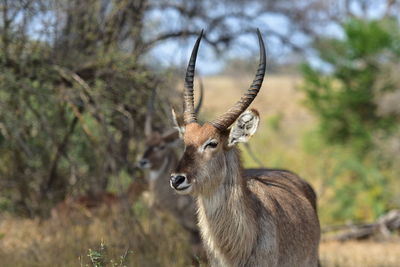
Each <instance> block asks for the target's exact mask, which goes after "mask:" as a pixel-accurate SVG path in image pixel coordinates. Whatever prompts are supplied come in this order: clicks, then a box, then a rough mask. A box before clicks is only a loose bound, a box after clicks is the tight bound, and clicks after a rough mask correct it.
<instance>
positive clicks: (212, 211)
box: [197, 148, 257, 265]
mask: <svg viewBox="0 0 400 267" xmlns="http://www.w3.org/2000/svg"><path fill="white" fill-rule="evenodd" d="M225 168H226V172H225V173H223V174H225V177H223V182H222V183H221V184H220V186H219V187H218V189H217V190H216V191H215V192H213V193H212V194H210V195H207V196H202V195H200V196H198V197H197V203H198V216H199V225H200V229H201V232H202V235H203V238H204V239H205V240H204V241H205V243H206V245H207V246H208V248H209V250H210V251H214V252H213V253H215V254H216V256H218V258H224V259H225V261H226V265H230V263H231V260H230V259H233V258H235V257H237V256H238V255H241V257H240V258H242V259H246V258H248V257H249V256H250V254H251V248H252V246H253V245H254V243H255V242H256V240H257V226H256V214H255V212H254V210H253V206H255V203H253V202H254V200H253V198H252V197H251V196H250V194H249V191H248V189H247V187H246V185H245V182H244V179H243V178H242V173H241V165H240V155H239V152H238V151H237V150H236V148H233V149H231V150H230V151H228V152H227V153H226V154H225Z"/></svg>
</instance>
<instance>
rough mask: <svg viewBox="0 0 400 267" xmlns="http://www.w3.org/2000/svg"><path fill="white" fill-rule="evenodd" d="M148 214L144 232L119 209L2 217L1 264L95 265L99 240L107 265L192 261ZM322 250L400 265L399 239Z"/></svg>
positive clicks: (174, 232) (330, 258)
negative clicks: (81, 216) (58, 217)
mask: <svg viewBox="0 0 400 267" xmlns="http://www.w3.org/2000/svg"><path fill="white" fill-rule="evenodd" d="M148 219H149V217H147V215H146V216H144V217H142V218H141V219H140V223H142V224H143V228H144V229H143V232H140V231H139V229H138V228H137V225H136V223H135V222H133V220H131V219H130V220H128V221H127V218H126V217H124V216H121V215H120V214H119V215H118V214H114V215H113V216H109V217H102V218H91V219H86V220H81V221H79V222H77V221H69V222H61V223H60V222H58V221H54V220H50V221H43V222H39V221H37V220H30V219H18V218H12V217H2V218H1V219H0V236H1V238H0V259H1V262H0V266H2V267H3V266H4V267H8V266H10V267H19V266H21V267H22V266H24V267H25V266H38V267H39V266H40V267H42V266H43V267H46V266H49V267H50V266H51V267H52V266H91V265H90V261H89V258H88V257H87V254H88V249H89V248H92V249H96V248H98V247H99V245H100V243H101V242H104V243H105V244H106V250H105V255H104V256H105V258H106V265H105V266H120V264H119V261H120V257H121V256H124V255H125V257H124V259H123V265H121V266H124V265H126V266H140V267H146V266H149V267H152V266H154V267H155V266H172V265H171V264H173V266H174V267H175V266H177V267H180V266H182V267H183V266H190V265H191V259H190V257H189V254H188V247H187V240H186V237H185V236H184V235H183V233H182V231H181V229H180V228H179V226H177V225H176V223H175V222H174V221H173V220H172V219H171V218H167V217H165V218H162V219H161V221H159V222H155V221H158V220H159V219H160V218H158V219H157V220H154V218H153V219H152V220H153V222H151V223H150V222H149V221H148ZM145 238H146V239H148V240H145ZM149 240H150V241H149ZM150 243H153V244H150ZM320 255H321V263H322V264H323V265H322V266H324V267H339V266H340V267H353V266H354V267H359V266H362V267H395V266H396V267H397V266H400V243H399V242H387V243H379V242H344V243H339V242H323V243H322V244H321V247H320ZM111 259H113V260H114V263H115V264H114V265H113V264H112V263H110V260H111Z"/></svg>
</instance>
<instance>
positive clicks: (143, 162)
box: [139, 159, 149, 168]
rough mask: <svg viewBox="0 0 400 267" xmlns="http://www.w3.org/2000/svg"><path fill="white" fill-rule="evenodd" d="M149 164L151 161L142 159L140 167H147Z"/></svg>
mask: <svg viewBox="0 0 400 267" xmlns="http://www.w3.org/2000/svg"><path fill="white" fill-rule="evenodd" d="M148 163H149V161H148V160H147V159H141V160H140V161H139V167H141V168H143V167H145V166H146V165H147V164H148Z"/></svg>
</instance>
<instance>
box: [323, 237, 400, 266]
mask: <svg viewBox="0 0 400 267" xmlns="http://www.w3.org/2000/svg"><path fill="white" fill-rule="evenodd" d="M320 255H321V264H322V266H324V267H339V266H343V267H361V266H362V267H398V266H400V242H385V243H379V242H355V241H351V242H345V243H339V242H325V243H322V244H321V246H320Z"/></svg>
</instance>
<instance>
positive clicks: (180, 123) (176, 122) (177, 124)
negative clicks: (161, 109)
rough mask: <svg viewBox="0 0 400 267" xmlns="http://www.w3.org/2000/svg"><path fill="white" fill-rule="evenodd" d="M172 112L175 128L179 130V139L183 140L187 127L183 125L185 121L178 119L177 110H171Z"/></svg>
mask: <svg viewBox="0 0 400 267" xmlns="http://www.w3.org/2000/svg"><path fill="white" fill-rule="evenodd" d="M171 112H172V119H173V121H174V125H175V126H174V128H175V129H177V130H178V132H179V137H180V138H182V139H183V134H184V133H185V126H184V125H183V120H182V119H180V118H178V117H177V116H176V113H175V109H174V108H172V109H171Z"/></svg>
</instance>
